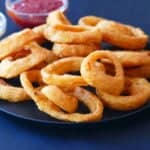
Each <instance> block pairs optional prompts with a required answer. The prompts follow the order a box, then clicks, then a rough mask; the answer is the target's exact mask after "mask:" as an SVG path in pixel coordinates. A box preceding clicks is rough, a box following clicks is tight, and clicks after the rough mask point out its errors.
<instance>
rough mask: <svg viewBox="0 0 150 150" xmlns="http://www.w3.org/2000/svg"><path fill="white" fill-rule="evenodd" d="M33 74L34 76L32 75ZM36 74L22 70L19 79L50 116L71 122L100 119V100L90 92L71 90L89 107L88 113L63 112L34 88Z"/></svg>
mask: <svg viewBox="0 0 150 150" xmlns="http://www.w3.org/2000/svg"><path fill="white" fill-rule="evenodd" d="M33 75H34V76H33ZM37 76H40V72H36V73H33V70H32V71H29V72H24V73H22V74H21V76H20V79H21V83H22V86H23V87H24V89H25V91H26V92H27V93H28V94H29V95H30V96H31V98H32V99H33V100H34V102H35V104H36V105H37V107H38V109H39V110H41V111H42V112H45V113H46V114H48V115H50V116H51V117H54V118H57V119H59V120H64V121H72V122H92V121H98V120H101V118H102V115H103V104H102V103H101V101H100V100H99V99H98V98H97V97H96V96H95V95H93V94H92V93H91V92H88V91H87V90H84V89H83V88H80V87H76V88H74V89H73V90H72V95H73V96H75V97H76V98H78V99H79V100H80V101H81V102H82V103H84V104H85V105H86V106H87V107H88V108H89V109H90V113H87V114H80V113H70V114H68V113H65V112H63V111H61V110H60V109H59V108H58V107H57V106H56V105H55V104H54V103H53V102H52V101H51V100H49V99H48V98H47V97H46V96H45V95H44V94H42V93H41V92H40V91H39V90H38V89H35V88H34V87H33V85H32V82H35V81H37V82H38V80H36V78H37Z"/></svg>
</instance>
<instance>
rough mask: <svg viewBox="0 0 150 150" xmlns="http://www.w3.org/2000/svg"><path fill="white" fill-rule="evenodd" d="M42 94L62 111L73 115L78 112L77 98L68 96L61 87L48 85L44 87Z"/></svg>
mask: <svg viewBox="0 0 150 150" xmlns="http://www.w3.org/2000/svg"><path fill="white" fill-rule="evenodd" d="M41 92H42V93H43V94H44V95H45V96H46V97H47V98H48V99H50V100H51V101H52V102H53V103H54V104H55V105H57V106H58V107H60V108H61V109H62V110H64V111H66V112H69V113H73V112H75V111H76V110H77V107H78V100H77V98H75V97H73V96H70V95H68V94H67V93H66V92H64V91H63V90H62V89H60V88H59V87H57V86H55V85H48V86H46V87H44V88H43V89H42V90H41Z"/></svg>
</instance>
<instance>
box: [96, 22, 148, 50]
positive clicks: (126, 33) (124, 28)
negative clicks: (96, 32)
mask: <svg viewBox="0 0 150 150" xmlns="http://www.w3.org/2000/svg"><path fill="white" fill-rule="evenodd" d="M97 27H98V28H99V29H101V31H102V33H103V40H104V41H105V42H108V43H110V44H112V45H115V46H118V47H121V48H124V49H130V50H137V49H143V48H144V47H145V46H146V44H147V42H148V36H147V35H146V34H145V33H144V32H143V31H142V30H141V29H140V28H136V27H134V26H131V25H124V24H121V23H118V22H114V21H109V20H103V21H100V22H99V23H98V25H97Z"/></svg>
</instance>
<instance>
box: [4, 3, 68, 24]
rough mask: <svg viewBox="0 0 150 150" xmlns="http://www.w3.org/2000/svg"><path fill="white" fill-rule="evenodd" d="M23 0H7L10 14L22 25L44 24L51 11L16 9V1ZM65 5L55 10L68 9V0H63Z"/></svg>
mask: <svg viewBox="0 0 150 150" xmlns="http://www.w3.org/2000/svg"><path fill="white" fill-rule="evenodd" d="M18 1H21V0H6V1H5V7H6V10H7V13H8V15H9V16H10V17H11V18H12V19H13V20H14V21H15V22H16V23H17V24H18V25H20V26H21V27H34V26H37V25H40V24H44V23H45V21H46V18H47V16H48V14H49V13H50V12H52V11H54V10H52V11H50V12H46V13H25V12H20V11H17V10H15V9H14V7H13V5H14V3H16V2H18ZM61 1H62V2H63V5H62V6H60V7H59V8H57V9H55V10H60V11H62V12H66V11H67V9H68V3H69V2H68V0H61ZM35 3H36V1H35Z"/></svg>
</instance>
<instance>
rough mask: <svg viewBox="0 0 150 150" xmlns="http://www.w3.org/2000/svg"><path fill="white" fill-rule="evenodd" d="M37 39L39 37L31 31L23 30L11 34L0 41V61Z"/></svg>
mask: <svg viewBox="0 0 150 150" xmlns="http://www.w3.org/2000/svg"><path fill="white" fill-rule="evenodd" d="M38 38H39V36H38V35H37V34H36V33H34V32H33V31H32V30H31V29H24V30H22V31H20V32H16V33H13V34H11V35H10V36H8V37H6V38H5V39H3V40H2V41H0V60H2V59H3V58H5V57H7V56H8V55H11V54H12V53H14V52H17V51H20V50H22V49H23V47H24V46H25V45H26V44H27V43H29V42H31V41H33V40H36V39H38Z"/></svg>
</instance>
